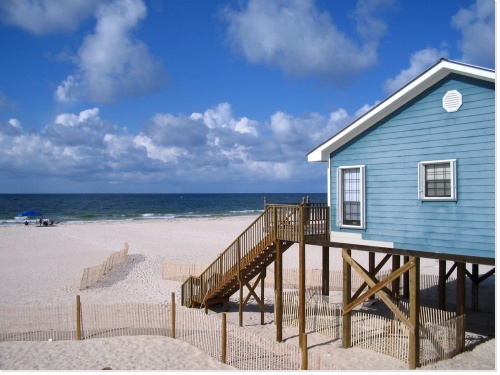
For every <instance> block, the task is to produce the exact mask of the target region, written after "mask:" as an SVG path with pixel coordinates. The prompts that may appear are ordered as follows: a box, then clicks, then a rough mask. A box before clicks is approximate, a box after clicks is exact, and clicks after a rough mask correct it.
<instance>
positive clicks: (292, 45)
mask: <svg viewBox="0 0 500 375" xmlns="http://www.w3.org/2000/svg"><path fill="white" fill-rule="evenodd" d="M391 2H392V1H390V0H386V1H379V0H375V1H374V0H366V1H364V0H362V1H359V3H358V6H357V8H356V10H355V12H354V15H355V19H356V21H357V24H358V31H359V36H361V39H362V40H363V42H362V43H361V44H359V43H358V42H356V38H353V37H350V36H348V35H347V34H346V33H345V32H342V31H341V30H339V29H338V27H337V26H336V25H335V24H334V23H333V22H332V19H331V17H330V14H329V13H327V12H324V11H321V10H319V9H318V8H317V7H316V5H315V4H314V2H313V0H290V1H285V0H279V1H266V0H250V1H249V2H248V5H247V7H246V8H244V9H242V10H240V11H237V10H230V9H226V10H225V12H224V17H225V19H226V20H227V22H228V34H229V38H230V39H231V41H232V43H233V45H234V46H235V48H236V50H238V51H239V52H240V53H241V54H242V55H243V56H244V57H245V58H246V59H248V61H250V62H252V63H262V64H266V65H270V66H277V67H279V68H280V69H282V70H283V71H284V72H285V73H286V74H290V75H296V76H308V75H313V76H316V77H319V78H320V79H321V80H323V81H327V82H334V83H344V82H345V81H346V79H348V77H349V75H355V74H356V73H358V72H360V71H362V70H364V69H367V68H368V67H370V66H372V65H374V64H375V63H376V61H377V47H378V41H379V40H380V38H381V37H382V36H383V34H384V33H385V24H384V23H383V22H382V21H381V20H380V19H377V18H376V17H374V16H373V14H374V12H375V10H380V9H383V8H384V7H386V6H387V5H388V4H390V3H391ZM374 4H377V5H378V6H373V5H374Z"/></svg>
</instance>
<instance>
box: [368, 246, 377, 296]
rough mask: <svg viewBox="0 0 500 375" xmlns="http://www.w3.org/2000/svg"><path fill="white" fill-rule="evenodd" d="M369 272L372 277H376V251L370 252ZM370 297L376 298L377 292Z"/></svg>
mask: <svg viewBox="0 0 500 375" xmlns="http://www.w3.org/2000/svg"><path fill="white" fill-rule="evenodd" d="M368 272H369V274H370V275H372V277H375V276H376V275H375V253H374V252H372V251H371V252H369V253H368ZM370 299H375V294H374V295H372V296H370Z"/></svg>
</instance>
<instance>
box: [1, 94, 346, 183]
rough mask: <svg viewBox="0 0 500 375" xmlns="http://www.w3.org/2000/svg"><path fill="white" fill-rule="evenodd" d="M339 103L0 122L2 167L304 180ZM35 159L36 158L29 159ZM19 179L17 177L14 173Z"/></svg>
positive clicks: (94, 174) (93, 174)
mask: <svg viewBox="0 0 500 375" xmlns="http://www.w3.org/2000/svg"><path fill="white" fill-rule="evenodd" d="M352 119H353V117H352V116H350V115H349V114H348V113H347V112H346V111H345V110H343V109H339V110H338V111H336V112H332V113H330V114H329V115H328V116H323V115H320V114H317V113H311V114H309V115H306V116H301V117H294V116H291V115H289V114H287V113H285V112H276V113H275V114H273V115H272V116H271V117H270V118H269V120H268V121H264V122H259V121H256V120H252V119H249V118H247V117H236V116H234V114H233V111H232V108H231V105H230V104H229V103H221V104H219V105H217V106H215V107H213V108H208V109H206V110H205V111H200V112H195V113H191V114H179V115H173V114H170V113H158V114H156V115H154V116H153V117H152V118H151V119H150V120H149V121H148V122H147V123H146V125H144V127H143V128H142V129H141V131H139V132H138V133H137V134H129V132H128V131H127V130H126V129H123V128H120V127H118V126H116V125H115V124H112V123H110V122H109V121H106V120H104V119H102V118H101V115H100V110H99V108H97V107H94V108H88V109H85V110H83V111H80V112H78V113H61V114H59V115H57V116H55V118H54V120H53V121H52V122H51V123H49V124H47V125H46V126H45V127H44V128H43V129H42V130H41V131H39V132H38V133H36V132H31V133H28V132H24V131H23V128H22V125H21V124H20V122H19V121H18V120H15V119H11V120H9V121H7V122H0V168H1V169H2V170H3V171H5V172H6V173H7V174H9V173H10V174H12V175H15V176H19V175H22V174H26V175H29V174H36V175H39V171H43V173H44V176H45V177H44V178H47V179H51V178H59V179H61V180H62V181H66V183H64V184H63V186H67V182H68V181H71V182H72V183H74V182H75V181H77V182H81V183H85V181H87V182H88V181H105V183H106V184H111V183H113V184H131V183H134V184H137V183H138V184H141V183H145V182H147V183H150V182H156V183H165V184H166V183H168V184H177V185H182V186H186V185H187V184H192V186H196V185H197V184H199V183H200V182H201V181H203V183H210V182H213V183H221V182H224V183H225V184H228V185H233V186H234V185H236V184H241V186H247V184H254V186H259V184H262V183H272V182H279V181H281V182H286V181H292V182H295V181H304V183H306V182H305V181H310V180H311V179H313V178H315V179H317V174H318V173H319V172H318V170H319V169H320V170H321V173H322V174H324V173H325V170H324V166H319V167H316V166H315V165H311V164H310V163H308V162H307V158H306V154H307V153H308V152H309V151H311V149H312V148H314V147H316V146H317V145H318V144H319V143H321V142H323V141H324V140H326V139H328V138H329V137H331V136H332V135H333V134H335V133H337V132H338V131H339V130H340V129H342V128H343V127H345V126H346V125H347V124H348V123H350V122H351V121H352ZM34 161H36V162H34ZM16 178H17V177H16Z"/></svg>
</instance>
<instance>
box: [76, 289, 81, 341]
mask: <svg viewBox="0 0 500 375" xmlns="http://www.w3.org/2000/svg"><path fill="white" fill-rule="evenodd" d="M76 339H77V340H81V339H82V304H81V302H80V296H79V295H77V296H76Z"/></svg>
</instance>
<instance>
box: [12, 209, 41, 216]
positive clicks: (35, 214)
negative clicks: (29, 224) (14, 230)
mask: <svg viewBox="0 0 500 375" xmlns="http://www.w3.org/2000/svg"><path fill="white" fill-rule="evenodd" d="M17 216H42V214H41V213H40V212H36V211H33V210H29V211H26V212H22V213H20V214H17Z"/></svg>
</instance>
